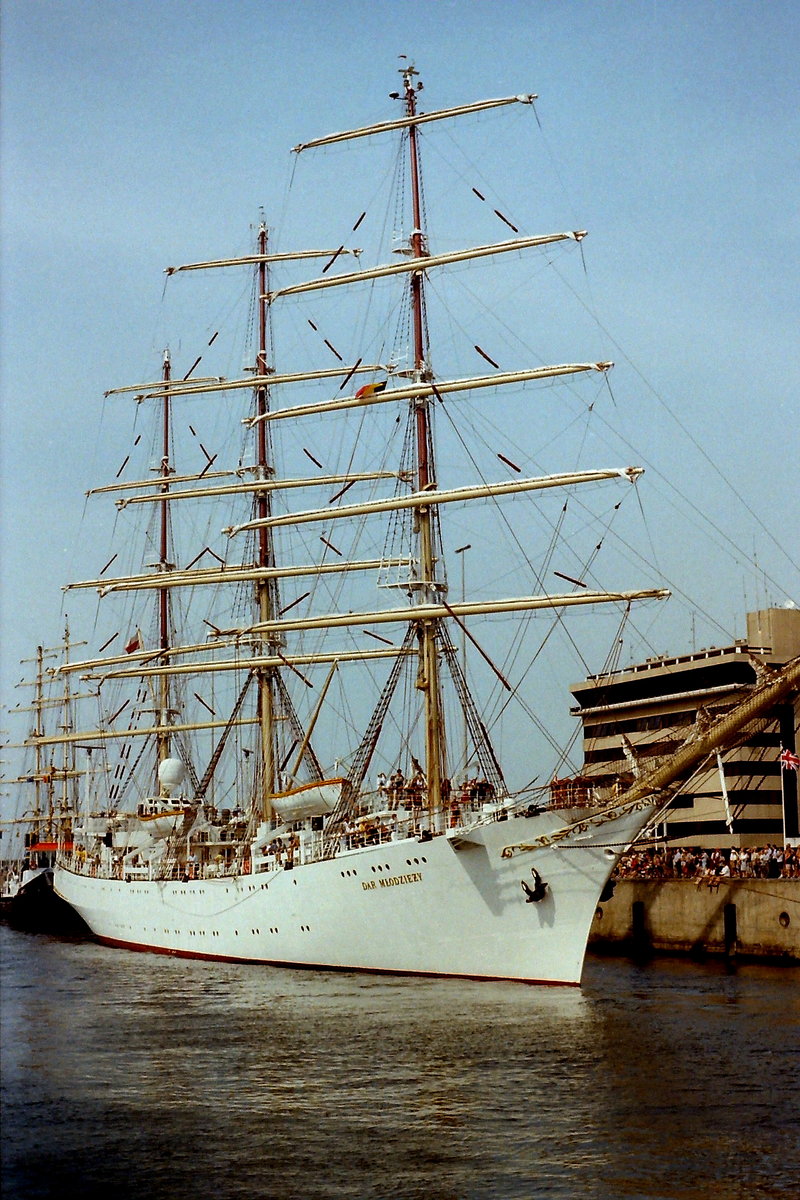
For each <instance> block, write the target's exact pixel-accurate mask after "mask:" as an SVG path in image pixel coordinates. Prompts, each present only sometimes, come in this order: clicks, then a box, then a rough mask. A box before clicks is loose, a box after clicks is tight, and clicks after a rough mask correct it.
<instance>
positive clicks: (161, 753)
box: [156, 350, 172, 791]
mask: <svg viewBox="0 0 800 1200" xmlns="http://www.w3.org/2000/svg"><path fill="white" fill-rule="evenodd" d="M171 374H172V368H171V363H170V357H169V350H165V351H164V361H163V364H162V379H163V382H164V395H163V398H162V401H161V414H162V423H161V428H162V441H161V467H160V475H161V485H160V491H161V494H162V497H163V498H162V500H161V503H160V509H161V512H160V523H159V524H160V527H159V557H158V571H159V575H160V576H161V577H162V578H164V577H165V576H166V574H167V572H168V571H169V567H170V563H169V476H170V421H171V416H172V413H171V408H170V393H169V384H170V379H171ZM169 610H170V599H169V588H168V587H160V588H159V589H158V646H159V650H160V651H161V661H162V662H163V663H166V662H167V661H168V652H169V648H170V647H169ZM169 705H170V695H169V676H168V675H162V676H161V677H160V681H159V688H158V722H157V723H158V726H159V730H160V732H159V733H158V734H157V735H156V787H157V789H158V790H159V791H160V780H159V777H158V769H159V767H160V766H161V764H162V762H164V760H165V759H167V758H169V755H170V733H169V730H168V728H167V726H168V725H169V719H170V707H169Z"/></svg>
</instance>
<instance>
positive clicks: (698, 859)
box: [614, 845, 800, 882]
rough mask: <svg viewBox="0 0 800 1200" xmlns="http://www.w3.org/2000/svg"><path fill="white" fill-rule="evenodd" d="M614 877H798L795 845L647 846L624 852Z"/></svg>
mask: <svg viewBox="0 0 800 1200" xmlns="http://www.w3.org/2000/svg"><path fill="white" fill-rule="evenodd" d="M614 878H615V879H694V880H697V881H698V882H702V881H703V880H711V879H800V847H798V846H777V845H768V846H741V847H738V848H737V847H736V846H732V847H731V848H730V849H729V850H720V849H715V850H705V849H703V848H702V847H699V846H677V847H674V848H672V847H668V846H649V847H646V848H643V849H633V850H630V851H629V852H628V853H627V854H625V855H623V856H622V858H621V859H620V861H619V863H618V864H617V866H616V869H615V871H614Z"/></svg>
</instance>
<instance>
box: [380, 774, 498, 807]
mask: <svg viewBox="0 0 800 1200" xmlns="http://www.w3.org/2000/svg"><path fill="white" fill-rule="evenodd" d="M415 761H416V760H415ZM376 787H377V791H378V795H379V797H380V801H381V804H382V806H385V807H386V808H388V809H389V811H390V812H393V811H395V810H396V809H398V808H405V809H408V810H409V811H411V812H413V811H414V810H415V809H416V810H418V809H421V808H423V807H424V805H425V804H426V802H427V787H426V784H425V777H424V775H423V773H422V771H421V770H417V771H415V772H414V774H413V775H411V776H409V778H408V779H406V778H405V777H404V775H403V772H402V771H401V770H399V769H398V770H396V771H395V772H394V773H393V774H392V775H390V776H389V777H388V779H387V777H386V775H385V774H384V772H383V771H381V772H380V774H379V775H378V779H377V785H376ZM441 787H442V807H443V808H445V809H448V808H449V809H451V810H452V811H453V812H454V813H456V814H457V815H458V816H460V813H461V811H462V810H468V811H474V810H476V809H480V808H481V807H482V806H483V805H484V804H490V803H491V802H492V801H493V800H494V795H495V791H494V786H493V785H492V784H491V783H490V782H489V781H488V780H487V779H479V778H478V777H477V776H475V778H473V779H469V778H465V779H464V781H463V783H460V784H454V783H453V782H452V781H451V780H449V779H443V780H442V784H441Z"/></svg>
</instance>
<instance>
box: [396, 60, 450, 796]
mask: <svg viewBox="0 0 800 1200" xmlns="http://www.w3.org/2000/svg"><path fill="white" fill-rule="evenodd" d="M401 74H402V76H403V86H404V100H405V107H406V117H407V119H408V122H409V124H408V146H409V159H410V168H411V203H412V219H413V228H412V230H411V256H412V259H415V260H419V259H424V258H425V257H426V256H427V245H426V241H425V235H424V233H423V229H422V198H421V181H420V170H419V154H418V147H417V127H416V124H415V122H414V117H415V116H416V106H417V88H416V87H415V85H414V76H415V75H416V74H417V72H416V71H415V70H414V67H413V65H409V66H407V67H403V68H402V69H401ZM411 319H412V323H413V331H414V380H415V382H416V383H428V382H430V380H431V378H432V377H431V372H430V367H429V365H428V362H427V358H426V346H425V319H424V297H423V272H422V271H415V272H414V273H413V274H412V276H411ZM411 403H412V405H413V410H414V418H415V435H416V457H417V463H416V467H417V491H418V492H425V491H428V490H431V489H434V488H435V487H436V470H435V463H434V455H433V441H432V437H431V428H430V419H429V406H430V398H429V396H416V397H415V398H414V399H413V400H412V401H411ZM416 531H417V539H418V545H419V565H420V575H421V578H420V580H419V583H418V589H419V591H420V592H421V594H422V596H423V598H424V601H425V602H428V603H432V602H433V601H434V600H435V599H436V594H437V592H438V590H439V589H438V587H437V585H436V582H435V578H434V573H435V569H436V556H435V553H434V545H433V537H434V535H433V521H432V512H431V509H430V508H420V509H418V510H417V515H416ZM437 628H438V622H437V621H436V620H421V621H420V622H419V624H418V626H417V639H418V645H419V669H418V674H417V687H418V688H419V690H420V691H421V692H422V695H423V698H424V704H425V775H426V779H427V784H428V804H429V806H430V809H431V812H432V813H433V812H435V811H437V810H438V809H439V808H440V807H441V797H442V776H443V773H444V771H443V765H444V764H443V761H442V760H443V757H444V755H443V729H442V706H441V695H440V686H439V664H438V658H437V649H436V634H437Z"/></svg>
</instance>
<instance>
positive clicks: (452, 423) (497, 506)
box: [439, 396, 547, 591]
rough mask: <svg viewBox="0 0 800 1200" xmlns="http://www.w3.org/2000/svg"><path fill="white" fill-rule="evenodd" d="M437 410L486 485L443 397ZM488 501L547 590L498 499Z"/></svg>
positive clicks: (440, 398) (492, 498) (486, 481)
mask: <svg viewBox="0 0 800 1200" xmlns="http://www.w3.org/2000/svg"><path fill="white" fill-rule="evenodd" d="M439 408H440V410H441V411H442V412H443V413H444V415H445V417H446V418H447V420H448V421H449V422H450V427H451V429H452V430H453V432H454V434H455V436H456V438H457V439H458V441H459V442H460V444H461V448H462V450H463V451H464V453H465V454H466V456H467V459H468V460H469V462H471V463H472V466H473V467H474V468H475V471H476V473H477V475H478V478H479V479H480V481H481V483H484V484H488V482H489V481H488V480H487V479H486V477H485V476H484V474H483V472H482V471H481V468H480V466H479V465H478V462H477V460H476V458H475V456H474V455H473V453H472V451H471V450H470V448H469V446H468V445H467V443H466V442H465V440H464V438H463V437H462V435H461V431H460V429H459V428H458V425H457V424H456V422H455V421H454V420H453V418H452V416H451V415H450V412H449V409H448V406H447V404H446V402H445V399H444V397H443V396H439ZM489 501H490V503H493V504H494V507H495V510H496V512H497V516H498V517H499V519H500V520H501V521H502V523H503V524H504V525H505V527H506V529H507V531H508V533H509V535H510V537H511V539H512V541H513V542H514V544H515V545H516V547H517V549H518V550H519V552H520V554H521V555H522V558H523V560H524V562H525V563H526V564H527V566H528V567H529V568H530V571H531V574H532V576H533V579H534V582H535V583H536V585H537V587H538V588H540V589H541V590H542V591H546V590H547V589H546V587H545V584H544V580H543V579H542V577H541V576H540V575H539V573H538V572H537V570H536V567H535V566H534V565H533V562H532V561H531V559H530V558H529V556H528V554H527V553H526V551H525V549H524V547H523V546H522V543H521V542H520V540H519V538H518V537H517V535H516V533H515V532H514V530H513V528H512V526H511V523H510V521H509V519H508V517H507V516H506V514H505V512H504V511H503V509H502V507H501V506H500V504H499V503H498V497H496V496H493V497H491V496H490V497H489Z"/></svg>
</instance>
